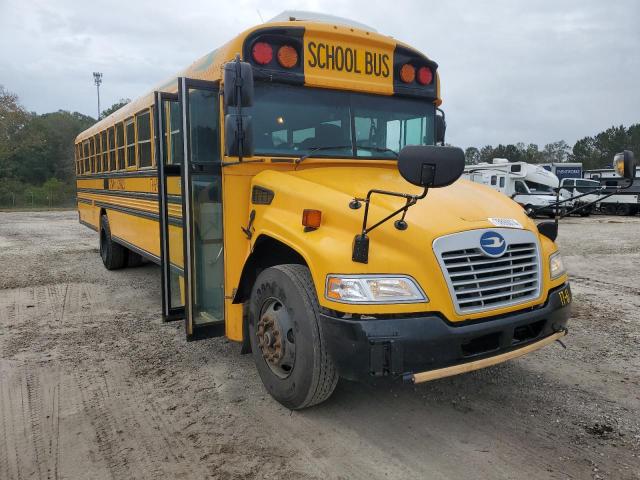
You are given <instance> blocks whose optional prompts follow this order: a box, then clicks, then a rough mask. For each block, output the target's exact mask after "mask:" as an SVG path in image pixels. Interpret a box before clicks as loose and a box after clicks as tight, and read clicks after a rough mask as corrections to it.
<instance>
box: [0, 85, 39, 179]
mask: <svg viewBox="0 0 640 480" xmlns="http://www.w3.org/2000/svg"><path fill="white" fill-rule="evenodd" d="M30 119H31V114H29V113H28V112H27V111H26V110H25V109H24V108H23V107H22V106H21V105H20V104H19V103H18V96H17V95H16V94H15V93H11V92H9V91H7V90H6V89H5V88H4V87H3V86H2V85H0V178H9V177H12V176H13V174H14V168H15V164H14V163H13V162H12V161H11V157H12V155H13V154H14V153H15V150H16V149H17V148H18V146H19V145H20V144H19V142H18V141H17V138H18V136H19V135H20V133H21V132H22V130H23V129H24V128H25V126H26V125H27V124H28V123H29V120H30Z"/></svg>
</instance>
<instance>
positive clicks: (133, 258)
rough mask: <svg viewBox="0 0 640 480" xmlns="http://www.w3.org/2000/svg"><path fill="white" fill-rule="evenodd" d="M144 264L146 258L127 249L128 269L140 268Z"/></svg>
mask: <svg viewBox="0 0 640 480" xmlns="http://www.w3.org/2000/svg"><path fill="white" fill-rule="evenodd" d="M143 263H144V258H143V257H142V255H140V254H139V253H136V252H134V251H133V250H129V249H127V267H139V266H140V265H142V264H143Z"/></svg>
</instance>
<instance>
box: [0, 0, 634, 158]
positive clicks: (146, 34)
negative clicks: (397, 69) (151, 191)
mask: <svg viewBox="0 0 640 480" xmlns="http://www.w3.org/2000/svg"><path fill="white" fill-rule="evenodd" d="M285 9H298V10H313V11H319V12H324V13H331V14H334V15H339V16H344V17H348V18H352V19H354V20H357V21H360V22H363V23H366V24H369V25H371V26H373V27H374V28H376V29H377V30H378V31H379V32H381V33H384V34H387V35H391V36H393V37H395V38H398V39H400V40H403V41H405V42H407V43H409V44H410V45H412V46H414V47H415V48H417V49H419V50H421V51H422V52H423V53H425V54H427V55H428V56H429V57H431V58H432V59H434V60H435V61H436V62H438V64H439V71H440V76H441V80H442V96H443V100H444V103H443V108H444V110H445V111H446V113H447V124H448V129H447V141H448V142H449V143H452V144H455V145H459V146H462V147H467V146H470V145H474V146H479V147H481V146H483V145H486V144H494V145H495V144H497V143H499V142H502V143H515V142H519V141H522V142H525V143H530V142H533V143H537V144H539V145H540V146H543V145H544V144H546V143H549V142H552V141H556V140H559V139H564V140H566V141H567V142H569V143H570V144H573V143H574V142H575V141H576V140H577V139H579V138H582V137H584V136H586V135H593V134H595V133H598V132H599V131H601V130H603V129H605V128H607V127H609V126H611V125H614V124H615V125H619V124H625V125H630V124H632V123H638V122H640V24H639V23H640V2H639V1H636V0H628V1H603V0H538V1H536V0H526V1H525V0H522V1H516V0H496V1H483V2H479V1H477V0H475V1H474V0H446V1H433V0H412V1H404V0H395V1H386V2H376V1H373V0H353V1H346V0H328V1H321V0H315V1H314V0H297V1H288V0H278V1H273V0H261V1H253V0H233V1H215V0H178V1H176V0H171V1H164V0H126V1H125V0H114V1H99V0H89V1H87V0H76V1H73V0H0V46H1V47H0V84H2V85H4V86H5V88H7V89H8V90H10V91H13V92H15V93H17V94H18V95H19V96H20V99H21V101H22V103H23V104H24V105H25V107H26V108H27V109H28V110H31V111H36V112H38V113H45V112H49V111H55V110H58V109H65V110H72V111H73V110H75V111H79V112H82V113H85V114H88V115H92V116H94V117H95V116H96V109H97V107H96V92H95V86H94V84H93V77H92V72H93V71H100V72H103V74H104V78H103V85H102V88H101V97H102V107H103V108H106V107H108V106H109V105H111V104H112V103H114V102H116V101H117V100H118V99H120V98H123V97H129V98H136V97H137V96H139V95H141V94H143V93H145V92H146V91H148V90H149V89H150V88H151V87H152V86H153V85H156V84H157V83H158V82H160V81H162V80H164V79H165V78H167V77H169V76H171V75H173V74H174V73H176V72H177V71H179V70H180V69H182V68H184V67H185V66H187V65H188V64H190V63H191V62H192V61H193V60H195V59H196V58H197V57H199V56H201V55H203V54H204V53H207V52H209V51H210V50H213V49H214V48H216V47H217V46H219V45H221V44H222V43H224V42H226V41H227V40H229V39H230V38H231V37H232V36H233V35H235V34H237V33H239V32H241V31H242V30H243V29H245V28H247V27H251V26H253V25H255V24H258V23H261V20H260V16H259V14H258V10H259V12H260V15H261V16H262V17H263V18H264V19H265V20H268V19H269V18H271V17H273V16H275V15H277V14H278V13H280V12H281V11H282V10H285Z"/></svg>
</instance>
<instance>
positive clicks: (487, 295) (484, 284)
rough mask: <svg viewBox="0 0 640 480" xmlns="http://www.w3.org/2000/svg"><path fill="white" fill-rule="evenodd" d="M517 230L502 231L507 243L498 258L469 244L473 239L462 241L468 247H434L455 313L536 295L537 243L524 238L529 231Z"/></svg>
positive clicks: (494, 307)
mask: <svg viewBox="0 0 640 480" xmlns="http://www.w3.org/2000/svg"><path fill="white" fill-rule="evenodd" d="M516 232H517V233H516V234H513V235H511V234H510V233H511V232H510V231H507V232H503V233H502V235H503V236H504V238H505V240H506V241H507V245H508V247H507V249H506V251H505V253H504V254H503V255H502V256H501V257H498V258H492V257H488V256H486V255H485V254H484V253H483V252H482V251H481V249H480V248H479V247H475V246H472V244H473V243H475V245H478V242H473V240H471V241H469V242H464V241H463V243H467V245H464V246H467V247H468V248H456V249H455V250H449V249H447V250H444V251H438V249H436V255H437V256H438V260H439V262H440V266H441V267H442V270H443V272H444V273H445V277H446V280H447V284H448V287H449V291H450V293H451V295H452V298H453V301H454V305H455V307H456V311H457V312H458V313H476V312H482V311H487V310H493V309H496V308H501V307H505V306H510V305H516V304H519V303H524V302H527V301H529V300H532V299H534V298H537V297H538V296H539V294H540V270H541V269H540V258H539V254H538V244H537V242H536V241H535V239H534V238H526V237H528V235H527V234H528V233H530V232H526V231H522V230H519V231H516ZM468 233H469V232H464V233H463V234H459V235H464V234H468ZM467 236H469V235H467ZM510 237H516V238H510ZM531 237H533V234H531ZM439 240H440V239H439ZM523 240H528V241H523ZM454 243H459V242H454ZM445 244H446V242H440V246H445V248H446V245H445ZM435 245H438V241H436V242H435V244H434V246H435Z"/></svg>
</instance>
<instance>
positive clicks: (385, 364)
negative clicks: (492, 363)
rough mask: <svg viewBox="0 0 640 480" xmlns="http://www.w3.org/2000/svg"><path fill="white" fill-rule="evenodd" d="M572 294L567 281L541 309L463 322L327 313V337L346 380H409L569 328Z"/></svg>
mask: <svg viewBox="0 0 640 480" xmlns="http://www.w3.org/2000/svg"><path fill="white" fill-rule="evenodd" d="M570 298H571V291H570V287H569V284H568V283H566V284H564V285H562V286H560V287H557V288H555V289H553V290H551V291H550V292H549V296H548V298H547V301H546V302H545V303H544V304H543V305H541V306H538V307H534V308H529V309H526V310H520V311H517V312H513V313H510V314H507V315H501V316H497V317H491V318H486V319H482V320H474V321H469V322H461V323H459V324H455V323H452V322H449V321H447V320H446V319H445V318H444V317H443V316H442V315H439V314H437V313H432V314H425V315H417V316H412V317H408V318H407V317H405V318H380V319H367V320H360V319H358V320H355V319H345V318H337V317H333V316H329V315H324V314H323V315H321V322H322V329H323V336H324V339H325V341H326V342H327V347H328V349H329V352H330V354H331V356H332V358H333V361H334V362H335V364H336V366H337V368H338V372H339V373H340V376H341V377H344V378H347V379H349V380H361V381H362V380H367V379H371V378H375V377H378V376H382V375H393V376H406V375H408V374H412V373H416V372H424V371H429V370H435V369H439V368H443V367H449V366H452V365H459V364H463V363H467V362H472V361H475V360H479V359H482V358H488V357H493V356H496V355H500V354H503V353H505V352H508V351H512V350H516V349H518V348H521V347H524V346H526V345H529V344H532V343H534V342H536V341H539V340H541V339H543V338H545V337H548V336H549V335H552V334H553V333H556V332H558V331H562V330H564V329H565V328H566V324H567V320H568V319H569V314H570Z"/></svg>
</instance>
